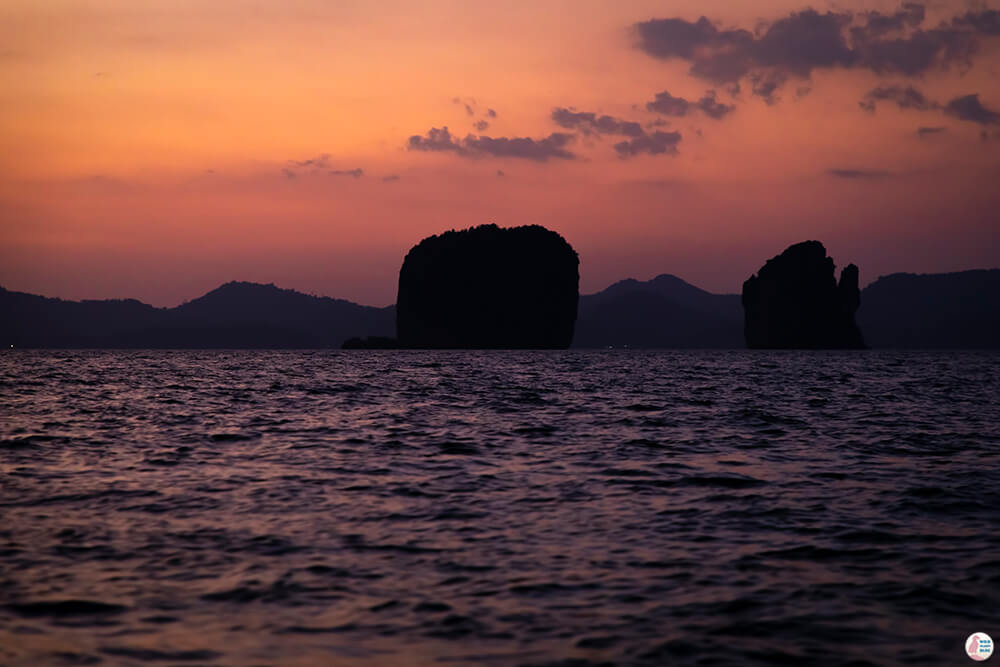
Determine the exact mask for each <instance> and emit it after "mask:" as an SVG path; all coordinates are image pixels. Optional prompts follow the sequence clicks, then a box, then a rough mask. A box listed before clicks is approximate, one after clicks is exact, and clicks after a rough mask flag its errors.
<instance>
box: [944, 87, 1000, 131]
mask: <svg viewBox="0 0 1000 667" xmlns="http://www.w3.org/2000/svg"><path fill="white" fill-rule="evenodd" d="M944 112H945V113H946V114H948V115H949V116H954V117H955V118H959V119H961V120H967V121H969V122H972V123H980V124H982V125H995V124H1000V113H997V112H996V111H993V110H992V109H988V108H986V107H985V106H983V103H982V102H980V101H979V95H976V94H973V95H963V96H961V97H956V98H955V99H953V100H951V101H950V102H948V104H946V105H945V107H944Z"/></svg>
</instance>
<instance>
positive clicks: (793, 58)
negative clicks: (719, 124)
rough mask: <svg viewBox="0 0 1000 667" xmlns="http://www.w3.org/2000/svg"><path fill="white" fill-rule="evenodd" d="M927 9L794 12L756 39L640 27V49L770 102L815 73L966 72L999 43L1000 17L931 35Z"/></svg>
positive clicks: (680, 26)
mask: <svg viewBox="0 0 1000 667" xmlns="http://www.w3.org/2000/svg"><path fill="white" fill-rule="evenodd" d="M925 19H926V16H925V10H924V5H922V4H920V3H916V2H905V3H903V4H902V5H901V6H900V8H899V9H898V10H897V11H895V12H892V13H888V14H883V13H880V12H876V11H868V12H851V11H827V12H818V11H816V10H814V9H804V10H801V11H796V12H791V13H789V14H788V15H786V16H783V17H781V18H779V19H777V20H775V21H772V22H770V23H769V24H764V25H763V26H761V27H760V28H758V29H757V30H755V31H754V32H751V31H750V30H746V29H743V28H738V27H737V28H720V27H718V26H717V25H716V24H714V23H712V22H711V21H710V20H709V19H708V18H706V17H704V16H702V17H701V18H699V19H698V20H697V21H688V20H685V19H683V18H676V17H675V18H664V19H651V20H648V21H642V22H640V23H636V24H634V25H633V26H632V27H633V29H634V31H635V34H636V35H637V37H638V39H637V43H636V46H637V48H639V49H640V50H642V51H644V52H645V53H647V54H648V55H650V56H652V57H654V58H658V59H662V60H669V59H678V60H683V61H687V62H688V63H689V64H690V68H689V72H690V74H691V75H692V76H695V77H697V78H700V79H703V80H706V81H711V82H712V83H714V84H716V85H725V86H727V87H729V86H734V85H735V84H738V82H739V81H741V80H743V79H744V78H746V79H748V80H749V81H750V82H751V84H752V91H753V93H754V94H755V95H758V96H760V97H762V98H764V99H765V100H766V101H768V102H771V103H773V102H775V101H776V100H777V91H778V90H779V89H780V88H781V87H782V86H783V85H784V84H785V82H786V81H788V80H789V79H790V78H798V79H808V78H810V77H811V76H812V73H813V72H814V71H817V70H827V69H834V68H843V69H865V70H869V71H872V72H874V73H877V74H893V73H895V74H901V75H904V76H909V77H914V76H919V75H922V74H925V73H927V72H929V71H931V70H933V69H936V68H948V67H951V66H953V65H962V66H967V65H969V64H971V62H972V59H973V57H974V56H975V55H976V54H977V53H978V52H979V50H980V42H981V39H982V38H988V37H995V36H1000V12H998V11H997V10H990V9H986V10H981V11H970V12H967V13H965V14H963V15H961V16H957V17H954V18H953V19H952V20H951V22H950V23H949V22H943V23H941V24H939V25H938V26H937V27H933V28H925V27H922V26H923V25H924V22H925Z"/></svg>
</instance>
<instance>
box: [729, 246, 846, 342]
mask: <svg viewBox="0 0 1000 667" xmlns="http://www.w3.org/2000/svg"><path fill="white" fill-rule="evenodd" d="M742 300H743V314H744V328H743V332H744V337H745V339H746V344H747V347H749V348H801V349H824V348H834V349H835V348H852V349H857V348H864V347H865V343H864V339H863V338H862V336H861V331H860V329H858V326H857V324H856V323H855V321H854V314H855V312H856V311H857V310H858V306H859V305H860V303H861V291H860V290H859V289H858V267H856V266H855V265H853V264H849V265H848V266H847V267H846V268H844V270H843V271H842V272H841V274H840V283H839V284H838V283H837V281H836V278H835V276H834V263H833V260H832V259H831V258H829V257H827V256H826V249H825V248H824V247H823V244H822V243H820V242H819V241H805V242H803V243H797V244H796V245H793V246H790V247H789V248H788V249H787V250H785V251H784V252H783V253H781V254H780V255H778V256H777V257H773V258H771V259H769V260H768V261H767V263H766V264H764V266H763V267H762V268H761V269H760V271H758V272H757V275H756V276H750V278H749V279H748V280H747V281H746V282H745V283H743V299H742Z"/></svg>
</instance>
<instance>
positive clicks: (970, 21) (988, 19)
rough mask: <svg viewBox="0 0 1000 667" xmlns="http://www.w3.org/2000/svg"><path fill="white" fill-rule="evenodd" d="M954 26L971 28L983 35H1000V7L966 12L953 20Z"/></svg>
mask: <svg viewBox="0 0 1000 667" xmlns="http://www.w3.org/2000/svg"><path fill="white" fill-rule="evenodd" d="M951 23H952V25H953V26H956V27H961V28H971V29H972V30H975V31H976V32H978V33H980V34H983V35H1000V9H983V10H980V11H970V12H966V13H965V14H963V15H962V16H956V17H955V18H954V19H952V21H951Z"/></svg>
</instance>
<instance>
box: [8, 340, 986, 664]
mask: <svg viewBox="0 0 1000 667" xmlns="http://www.w3.org/2000/svg"><path fill="white" fill-rule="evenodd" d="M998 397H1000V353H997V352H976V351H963V352H956V351H875V350H871V351H825V352H800V351H746V350H740V351H639V350H588V351H582V350H581V351H576V350H569V351H431V352H428V351H375V350H369V351H366V350H357V351H333V350H328V351H30V350H10V351H4V352H3V353H2V354H0V665H3V666H5V667H22V666H32V667H34V666H36V665H148V664H154V665H213V666H214V665H234V666H242V665H260V666H263V665H274V666H291V667H297V666H313V665H344V666H366V667H369V666H370V667H376V666H377V667H382V666H390V665H392V666H395V665H404V666H410V665H412V666H417V667H422V666H430V665H435V666H445V667H447V666H451V665H456V666H458V665H487V666H508V665H524V666H528V665H532V666H539V667H541V666H547V667H556V666H560V667H596V666H598V665H837V666H855V667H860V666H866V665H963V664H968V661H969V658H968V657H967V655H966V644H967V641H968V638H969V636H970V635H972V634H974V633H982V634H985V635H991V636H992V637H994V638H998V639H1000V522H998V519H1000V398H998ZM998 659H1000V658H996V657H994V658H993V660H994V661H995V660H998Z"/></svg>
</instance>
